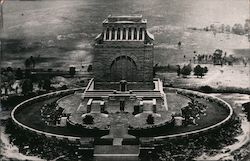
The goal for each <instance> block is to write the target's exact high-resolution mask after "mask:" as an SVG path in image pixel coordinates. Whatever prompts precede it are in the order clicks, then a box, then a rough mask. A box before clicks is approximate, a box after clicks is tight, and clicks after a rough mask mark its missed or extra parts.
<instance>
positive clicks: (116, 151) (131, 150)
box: [94, 145, 140, 157]
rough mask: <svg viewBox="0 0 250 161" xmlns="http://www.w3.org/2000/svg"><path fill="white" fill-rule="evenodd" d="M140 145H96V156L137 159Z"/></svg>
mask: <svg viewBox="0 0 250 161" xmlns="http://www.w3.org/2000/svg"><path fill="white" fill-rule="evenodd" d="M139 152H140V150H139V145H121V146H119V145H118V146H116V145H96V146H95V147H94V156H95V157H96V156H103V157H105V156H106V157H107V156H109V157H137V156H139Z"/></svg>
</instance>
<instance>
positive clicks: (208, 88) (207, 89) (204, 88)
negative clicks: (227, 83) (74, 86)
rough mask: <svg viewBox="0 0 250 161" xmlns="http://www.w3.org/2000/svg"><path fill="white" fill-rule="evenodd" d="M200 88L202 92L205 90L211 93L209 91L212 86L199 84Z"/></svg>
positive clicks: (211, 89) (211, 90)
mask: <svg viewBox="0 0 250 161" xmlns="http://www.w3.org/2000/svg"><path fill="white" fill-rule="evenodd" d="M200 90H201V91H202V92H205V93H211V92H213V88H212V87H210V86H201V87H200Z"/></svg>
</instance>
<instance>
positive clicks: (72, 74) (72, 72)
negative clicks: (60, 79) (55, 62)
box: [69, 67, 76, 77]
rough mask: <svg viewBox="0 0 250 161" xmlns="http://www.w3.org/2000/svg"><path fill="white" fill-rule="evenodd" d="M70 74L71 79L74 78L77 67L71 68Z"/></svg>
mask: <svg viewBox="0 0 250 161" xmlns="http://www.w3.org/2000/svg"><path fill="white" fill-rule="evenodd" d="M69 74H70V76H71V77H73V76H74V75H75V74H76V68H75V67H69Z"/></svg>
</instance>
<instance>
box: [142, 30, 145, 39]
mask: <svg viewBox="0 0 250 161" xmlns="http://www.w3.org/2000/svg"><path fill="white" fill-rule="evenodd" d="M142 40H143V41H144V40H145V30H144V29H142Z"/></svg>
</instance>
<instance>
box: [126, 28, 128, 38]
mask: <svg viewBox="0 0 250 161" xmlns="http://www.w3.org/2000/svg"><path fill="white" fill-rule="evenodd" d="M126 40H128V28H126Z"/></svg>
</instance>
